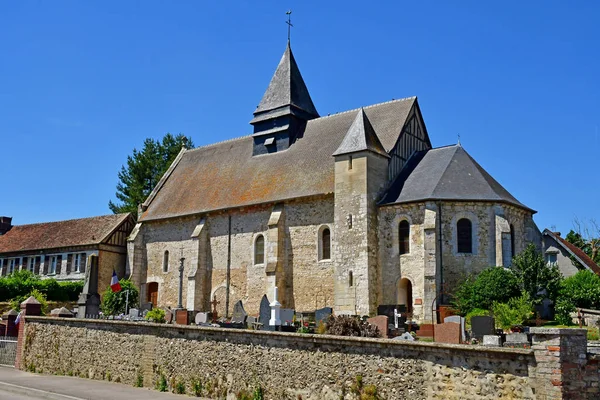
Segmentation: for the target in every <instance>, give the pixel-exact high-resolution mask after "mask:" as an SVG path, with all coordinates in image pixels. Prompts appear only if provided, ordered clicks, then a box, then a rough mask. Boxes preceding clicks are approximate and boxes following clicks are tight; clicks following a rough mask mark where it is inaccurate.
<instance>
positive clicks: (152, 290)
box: [146, 282, 158, 307]
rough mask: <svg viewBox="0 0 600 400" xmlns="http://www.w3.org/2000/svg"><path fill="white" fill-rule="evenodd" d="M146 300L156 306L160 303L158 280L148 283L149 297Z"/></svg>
mask: <svg viewBox="0 0 600 400" xmlns="http://www.w3.org/2000/svg"><path fill="white" fill-rule="evenodd" d="M146 300H147V301H149V302H150V303H152V306H154V307H156V306H157V305H158V282H150V283H148V298H147V299H146Z"/></svg>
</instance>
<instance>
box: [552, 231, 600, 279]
mask: <svg viewBox="0 0 600 400" xmlns="http://www.w3.org/2000/svg"><path fill="white" fill-rule="evenodd" d="M544 235H548V236H550V237H551V238H552V239H554V240H555V241H556V243H558V244H559V245H560V246H562V248H563V249H565V250H566V251H567V252H568V253H570V254H571V255H572V256H573V257H575V259H576V260H577V261H579V263H580V264H582V265H583V266H584V267H587V268H589V269H590V270H592V272H594V273H596V274H598V275H600V266H598V264H596V263H595V262H594V261H593V260H592V259H591V258H590V257H589V256H588V255H587V254H585V252H584V251H583V250H581V249H580V248H579V247H577V246H575V245H574V244H573V243H571V242H567V241H566V240H565V239H563V238H562V237H561V236H560V233H558V232H552V231H550V230H548V229H544Z"/></svg>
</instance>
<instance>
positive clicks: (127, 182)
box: [108, 133, 194, 218]
mask: <svg viewBox="0 0 600 400" xmlns="http://www.w3.org/2000/svg"><path fill="white" fill-rule="evenodd" d="M182 146H185V147H186V148H191V147H193V146H194V145H193V143H192V141H191V139H188V138H186V137H185V136H183V135H182V134H178V135H176V136H173V135H172V134H170V133H167V134H166V135H165V136H164V137H163V138H162V141H160V140H154V139H151V138H148V139H146V140H144V146H143V147H142V150H141V151H138V150H137V149H133V154H132V155H130V156H127V165H123V166H122V167H121V171H120V172H119V183H118V184H117V192H116V194H115V196H116V198H117V200H118V201H120V203H113V201H112V200H111V201H109V202H108V207H109V208H110V210H111V211H112V212H113V213H115V214H118V213H126V212H131V213H133V215H134V217H136V218H137V209H138V205H139V204H142V203H143V202H144V201H145V200H146V198H147V197H148V196H149V195H150V193H151V192H152V190H153V189H154V187H155V186H156V185H157V183H158V181H159V180H160V178H161V177H162V176H163V174H164V173H165V172H166V171H167V169H168V168H169V166H170V165H171V163H172V162H173V160H174V159H175V157H177V154H179V151H180V150H181V147H182Z"/></svg>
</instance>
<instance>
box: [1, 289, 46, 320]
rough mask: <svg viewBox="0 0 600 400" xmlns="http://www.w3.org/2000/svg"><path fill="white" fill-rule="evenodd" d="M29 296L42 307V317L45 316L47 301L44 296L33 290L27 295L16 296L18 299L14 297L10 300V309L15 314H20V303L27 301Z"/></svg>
mask: <svg viewBox="0 0 600 400" xmlns="http://www.w3.org/2000/svg"><path fill="white" fill-rule="evenodd" d="M30 296H33V297H35V299H36V300H37V301H39V302H40V304H41V305H42V315H45V314H47V313H48V301H47V300H46V295H45V294H44V293H42V292H40V291H39V290H37V289H33V290H32V291H31V292H30V293H29V294H27V295H25V296H18V297H15V298H14V299H12V300H11V302H10V308H12V309H13V310H15V311H16V312H20V311H21V303H22V302H24V301H25V300H27V299H28V298H29V297H30Z"/></svg>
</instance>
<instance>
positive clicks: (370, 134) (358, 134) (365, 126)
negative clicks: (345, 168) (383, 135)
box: [333, 108, 389, 157]
mask: <svg viewBox="0 0 600 400" xmlns="http://www.w3.org/2000/svg"><path fill="white" fill-rule="evenodd" d="M358 151H372V152H374V153H377V154H381V155H383V156H386V157H389V154H388V153H387V152H386V151H385V149H384V148H383V145H382V144H381V142H380V141H379V138H377V135H376V134H375V130H374V129H373V126H372V125H371V122H370V121H369V118H368V117H367V115H366V114H365V110H364V109H363V108H361V109H360V110H359V111H358V113H356V118H354V122H352V125H351V126H350V129H348V132H347V133H346V136H344V140H342V144H340V147H338V149H337V150H336V151H335V152H334V153H333V155H334V156H339V155H342V154H349V153H356V152H358Z"/></svg>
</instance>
